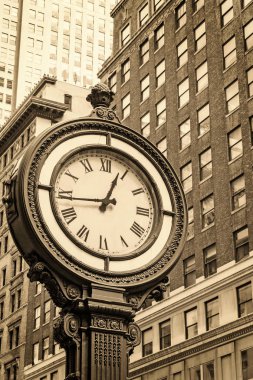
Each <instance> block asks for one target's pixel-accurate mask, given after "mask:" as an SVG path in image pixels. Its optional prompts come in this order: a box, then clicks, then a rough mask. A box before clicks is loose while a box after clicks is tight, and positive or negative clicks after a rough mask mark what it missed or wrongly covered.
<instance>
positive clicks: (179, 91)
mask: <svg viewBox="0 0 253 380" xmlns="http://www.w3.org/2000/svg"><path fill="white" fill-rule="evenodd" d="M185 83H187V85H188V86H186V90H184V91H183V92H182V86H184V84H185ZM177 94H178V100H177V101H178V109H179V108H182V107H184V106H185V105H186V104H188V103H189V101H190V89H189V77H186V78H184V79H183V80H182V81H181V82H180V83H178V85H177ZM184 96H186V100H182V99H183V98H184Z"/></svg>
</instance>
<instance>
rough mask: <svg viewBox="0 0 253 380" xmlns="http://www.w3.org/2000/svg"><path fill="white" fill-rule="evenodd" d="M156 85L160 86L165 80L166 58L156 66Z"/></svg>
mask: <svg viewBox="0 0 253 380" xmlns="http://www.w3.org/2000/svg"><path fill="white" fill-rule="evenodd" d="M155 77H156V81H155V84H156V87H160V86H161V85H162V84H163V83H164V82H165V59H163V60H162V61H161V62H160V63H158V65H156V67H155Z"/></svg>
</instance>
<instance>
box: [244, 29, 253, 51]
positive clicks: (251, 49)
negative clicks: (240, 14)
mask: <svg viewBox="0 0 253 380" xmlns="http://www.w3.org/2000/svg"><path fill="white" fill-rule="evenodd" d="M244 26H245V25H244ZM251 51H253V46H252V47H251V48H249V50H246V51H245V55H247V54H248V53H250V52H251Z"/></svg>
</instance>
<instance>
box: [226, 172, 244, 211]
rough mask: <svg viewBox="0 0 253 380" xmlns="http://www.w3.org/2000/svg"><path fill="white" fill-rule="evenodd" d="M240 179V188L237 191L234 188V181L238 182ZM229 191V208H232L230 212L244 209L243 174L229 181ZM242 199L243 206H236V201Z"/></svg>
mask: <svg viewBox="0 0 253 380" xmlns="http://www.w3.org/2000/svg"><path fill="white" fill-rule="evenodd" d="M240 179H242V182H243V183H242V185H243V186H242V187H239V188H238V189H235V188H234V184H235V182H236V181H239V180H240ZM230 189H231V208H232V211H236V210H239V209H240V208H242V207H244V206H245V205H246V189H245V176H244V173H242V174H240V175H239V176H237V177H236V178H234V179H233V180H231V181H230ZM242 197H243V198H244V202H243V204H241V205H239V203H238V205H236V203H237V201H238V199H241V198H242Z"/></svg>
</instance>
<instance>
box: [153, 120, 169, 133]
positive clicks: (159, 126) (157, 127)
mask: <svg viewBox="0 0 253 380" xmlns="http://www.w3.org/2000/svg"><path fill="white" fill-rule="evenodd" d="M165 124H166V121H165V122H164V123H163V124H161V125H158V126H156V127H155V130H156V131H158V129H160V128H161V127H162V126H163V125H165Z"/></svg>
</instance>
